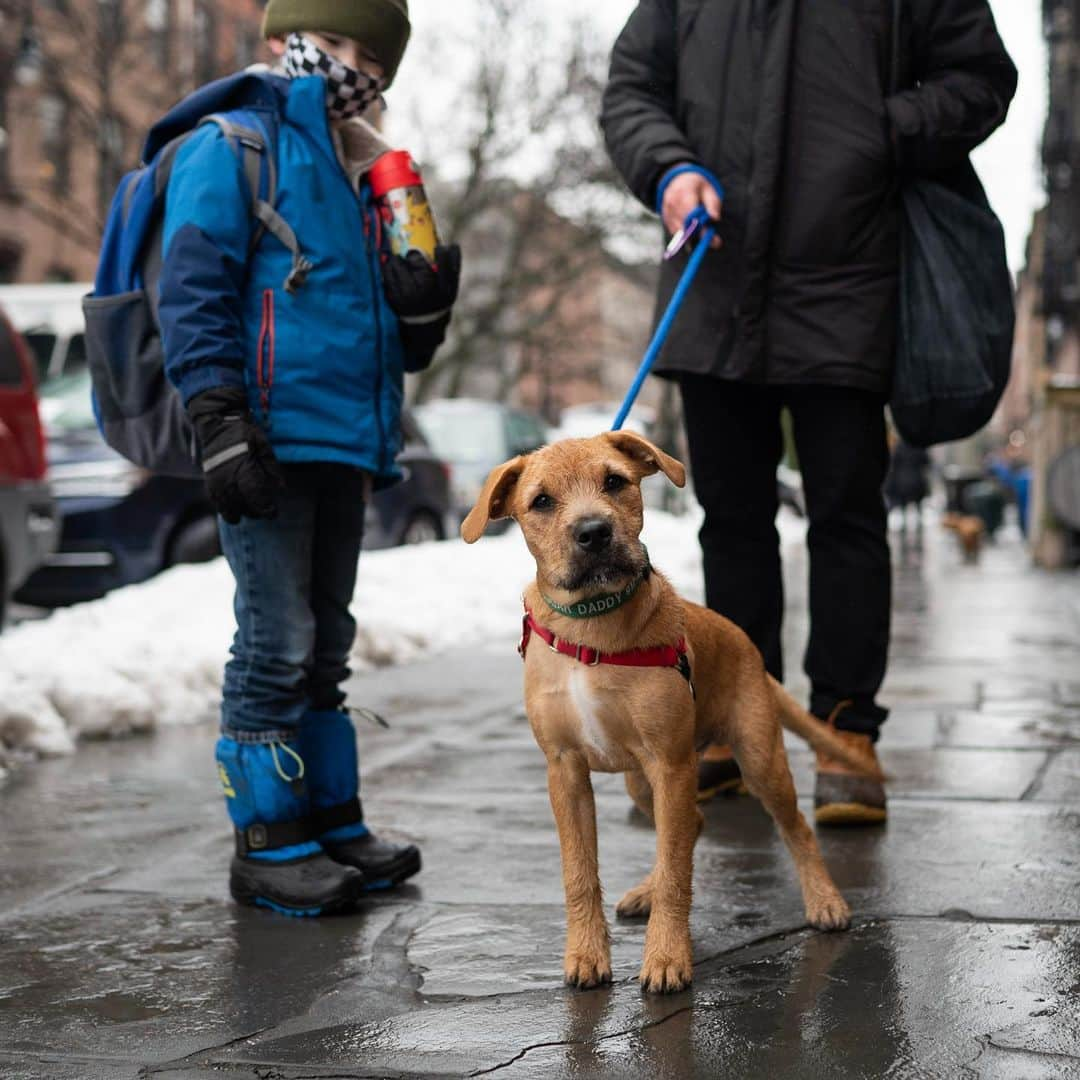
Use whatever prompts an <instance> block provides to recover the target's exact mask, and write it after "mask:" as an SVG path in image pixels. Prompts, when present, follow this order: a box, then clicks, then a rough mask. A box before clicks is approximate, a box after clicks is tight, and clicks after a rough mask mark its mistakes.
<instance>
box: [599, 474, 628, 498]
mask: <svg viewBox="0 0 1080 1080" xmlns="http://www.w3.org/2000/svg"><path fill="white" fill-rule="evenodd" d="M628 483H629V481H628V480H627V479H626V477H625V476H620V475H619V474H618V473H608V474H607V476H606V477H605V478H604V490H605V491H606V492H607V493H608V494H609V495H614V494H615V493H616V492H617V491H622V489H623V488H624V487H626V485H627V484H628Z"/></svg>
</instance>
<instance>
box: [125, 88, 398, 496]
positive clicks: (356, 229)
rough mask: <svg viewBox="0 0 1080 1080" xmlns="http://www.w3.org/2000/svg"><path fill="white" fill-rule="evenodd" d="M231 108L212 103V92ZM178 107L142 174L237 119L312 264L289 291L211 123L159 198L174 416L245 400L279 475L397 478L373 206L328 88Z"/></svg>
mask: <svg viewBox="0 0 1080 1080" xmlns="http://www.w3.org/2000/svg"><path fill="white" fill-rule="evenodd" d="M223 86H224V87H225V91H226V92H225V96H224V99H223V96H222V87H223ZM207 91H208V96H207V98H206V100H203V99H202V97H201V95H200V94H196V95H194V96H193V97H191V98H188V99H186V100H185V101H184V102H183V103H182V104H181V105H179V106H177V108H176V109H174V110H173V111H172V112H171V113H169V114H168V115H167V116H165V117H164V118H163V119H162V120H161V121H160V122H159V123H158V124H157V125H156V126H155V128H154V130H153V131H152V132H151V134H150V137H149V140H148V143H147V147H146V151H145V154H144V160H150V157H152V156H153V153H154V151H155V149H156V148H158V147H160V146H161V145H163V144H164V143H165V142H167V141H168V140H169V139H170V138H171V137H172V136H173V135H174V134H175V133H176V132H177V130H184V129H185V128H187V127H190V126H191V125H192V123H193V121H194V119H197V118H198V117H199V116H203V115H206V114H208V113H211V112H222V111H224V109H223V105H224V106H225V108H243V110H244V113H245V115H246V116H249V117H250V116H255V117H257V118H258V120H259V123H260V125H261V126H263V127H264V128H265V129H266V132H267V134H268V135H269V139H268V145H269V146H270V147H271V151H270V152H276V162H277V197H276V200H275V205H276V207H277V210H278V212H279V213H280V215H281V217H282V218H284V220H285V221H286V222H288V224H289V225H290V226H291V227H292V229H293V231H294V232H295V233H296V236H297V238H298V240H299V242H300V246H301V248H302V250H303V253H304V255H305V256H306V258H307V259H308V260H310V261H311V262H312V263H313V269H312V270H311V271H310V273H309V274H308V275H307V279H306V281H305V283H304V284H303V285H302V286H301V287H300V288H299V289H297V290H296V291H295V292H292V293H289V292H287V291H286V290H285V287H284V283H285V280H286V278H287V277H288V275H289V271H290V268H291V262H292V259H291V255H290V253H289V251H288V250H287V249H286V247H285V246H284V245H283V244H282V243H281V242H280V241H279V240H278V239H276V238H275V237H274V236H273V235H272V234H270V233H269V232H265V233H263V235H262V236H261V238H260V239H259V241H258V243H257V245H256V247H255V249H254V251H251V250H250V245H251V242H252V239H253V237H254V236H255V231H256V229H257V223H256V221H255V219H254V218H253V216H252V210H251V191H250V185H249V184H248V183H247V181H246V180H245V177H244V173H243V165H242V162H241V159H240V157H239V156H238V155H237V154H236V153H235V151H234V149H233V148H232V147H231V146H230V145H229V144H228V143H227V142H226V139H225V137H224V136H223V134H222V133H221V130H220V129H219V128H218V127H217V126H215V125H204V126H203V127H201V128H199V129H198V130H197V131H196V132H195V133H194V134H193V135H192V136H191V137H190V138H189V139H188V140H187V141H186V142H185V143H184V144H183V145H182V146H181V147H180V150H179V151H178V153H177V157H176V162H175V164H174V166H173V171H172V175H171V178H170V180H169V186H168V189H167V194H166V206H165V225H164V236H163V244H162V252H163V262H162V268H161V277H160V307H159V318H160V321H161V332H162V340H163V342H164V345H165V369H166V372H167V374H168V377H169V379H170V380H171V381H172V382H173V384H174V385H175V386H176V387H177V388H178V390H179V391H180V394H181V396H182V397H183V400H184V402H185V403H186V402H187V401H189V400H190V399H191V398H192V397H193V396H194V395H196V394H198V393H200V392H202V391H203V390H208V389H211V388H213V387H218V386H246V387H247V392H248V400H249V402H250V405H251V411H252V414H253V415H254V416H255V418H256V419H257V420H258V422H259V423H260V424H261V425H262V426H263V427H264V428H265V430H266V431H267V433H268V435H269V437H270V441H271V444H272V445H273V447H274V451H275V453H276V454H277V456H278V458H279V459H280V460H281V461H284V462H303V461H334V462H342V463H345V464H348V465H352V466H355V467H357V468H361V469H364V470H366V471H368V472H370V473H371V474H372V475H373V477H374V478H375V482H376V485H377V486H384V485H386V484H389V483H392V482H393V481H394V480H396V479H397V478H398V475H399V473H398V469H397V467H396V466H395V464H394V459H395V456H396V455H397V452H398V450H399V449H400V422H399V421H400V412H401V403H402V384H403V374H402V373H403V367H402V346H401V340H400V336H399V333H398V323H397V317H396V316H395V314H394V312H393V311H392V310H391V308H390V307H389V305H388V304H387V302H386V299H385V297H384V295H383V288H382V276H381V266H380V253H379V250H378V244H377V239H376V238H377V237H378V236H379V230H378V224H377V218H376V213H375V209H374V206H373V202H372V198H371V192H370V190H369V189H368V188H367V187H366V186H364V187H362V188H361V190H360V192H359V194H358V193H357V192H356V191H355V190H354V189H353V187H352V186H351V185H350V182H349V179H348V177H347V176H346V174H345V171H344V169H343V168H342V166H341V164H340V162H339V161H338V158H337V155H336V154H335V151H334V145H333V143H332V141H331V138H330V131H329V127H328V124H327V117H326V98H325V84H324V83H323V81H322V80H321V79H320V78H319V77H318V76H308V77H306V78H300V79H292V80H289V79H285V78H282V77H280V76H277V75H273V74H270V73H266V74H251V73H245V74H242V75H238V76H234V77H233V79H232V80H228V81H226V82H225V83H223V84H212V86H211V87H208V88H207Z"/></svg>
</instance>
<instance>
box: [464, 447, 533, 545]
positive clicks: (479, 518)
mask: <svg viewBox="0 0 1080 1080" xmlns="http://www.w3.org/2000/svg"><path fill="white" fill-rule="evenodd" d="M524 468H525V458H524V457H523V456H522V455H520V454H519V455H518V456H517V457H516V458H512V459H511V460H510V461H508V462H506V463H505V464H503V465H497V466H496V467H495V468H494V469H492V470H491V472H490V473H488V478H487V479H486V480H485V481H484V486H483V488H482V489H481V491H480V496H479V498H477V500H476V505H475V506H474V507H473V508H472V509H471V510H470V511H469V513H468V515H467V516H466V518H465V520H464V521H463V522H462V523H461V539H462V540H464V541H465V543H466V544H475V543H476V541H477V540H479V539H480V537H481V536H482V535H483V534H484V530H485V529H486V528H487V525H488V522H489V521H497V520H498V519H499V518H504V517H509V516H510V511H509V510H508V509H507V507H508V506H509V505H510V496H511V495H512V494H513V492H514V487H515V485H516V484H517V482H518V478H519V477H520V476H521V471H522V469H524Z"/></svg>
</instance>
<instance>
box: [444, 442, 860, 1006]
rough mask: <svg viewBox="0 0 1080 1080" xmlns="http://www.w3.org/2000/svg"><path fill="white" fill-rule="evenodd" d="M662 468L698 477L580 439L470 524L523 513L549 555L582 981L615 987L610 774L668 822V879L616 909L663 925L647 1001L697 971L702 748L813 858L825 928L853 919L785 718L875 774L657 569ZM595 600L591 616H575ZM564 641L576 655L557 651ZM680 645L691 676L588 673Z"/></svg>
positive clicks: (538, 714) (554, 452)
mask: <svg viewBox="0 0 1080 1080" xmlns="http://www.w3.org/2000/svg"><path fill="white" fill-rule="evenodd" d="M660 470H662V471H663V472H664V474H665V475H666V476H667V477H668V478H669V479H670V480H672V481H673V482H674V483H675V484H677V485H678V486H679V487H682V486H683V484H684V483H685V481H686V470H685V469H684V468H683V466H682V465H681V464H680V463H679V462H678V461H676V460H675V459H674V458H672V457H669V456H668V455H667V454H665V453H663V452H662V451H661V450H658V449H657V448H656V447H655V446H653V445H652V444H651V443H649V442H648V441H646V440H645V439H643V438H641V437H640V436H639V435H635V434H632V433H630V432H609V433H607V434H604V435H600V436H597V437H596V438H592V439H567V440H565V441H563V442H560V443H556V444H555V445H553V446H548V447H544V448H543V449H541V450H538V451H536V452H535V453H533V454H529V455H527V456H522V457H516V458H514V459H513V460H512V461H508V462H507V463H506V464H505V465H501V466H499V467H498V468H496V469H494V470H493V471H492V473H491V475H490V476H489V477H488V479H487V482H486V483H485V485H484V488H483V491H482V492H481V494H480V497H479V500H478V501H477V504H476V506H475V507H473V509H472V511H471V512H470V513H469V515H468V517H466V519H465V521H464V522H463V523H462V526H461V535H462V537H463V538H464V539H465V540H466V541H467V542H469V543H473V542H474V541H475V540H478V539H479V538H480V535H481V534H482V533H483V531H484V529H485V527H486V526H487V524H488V522H489V521H490V520H492V519H496V518H502V517H513V518H514V519H516V520H517V522H518V524H519V525H520V526H521V529H522V532H523V533H524V534H525V541H526V543H527V544H528V547H529V550H530V551H531V552H532V554H533V556H534V557H535V559H536V580H535V582H534V583H532V584H531V585H530V586H529V587H528V589H527V591H526V594H525V602H526V606H527V607H528V609H529V610H530V611H531V612H532V613H533V616H534V617H535V620H536V622H537V623H538V624H539V625H540V626H541V627H543V628H546V629H547V630H548V631H553V632H554V634H555V635H556V638H557V641H556V643H555V645H554V646H553V645H551V644H550V643H549V644H545V641H544V640H542V638H541V637H540V634H541V632H542V631H539V630H534V631H533V636H532V637H531V640H530V641H529V644H528V647H527V648H526V649H525V650H524V653H525V705H526V710H527V712H528V716H529V723H530V725H531V726H532V730H533V734H534V735H535V737H536V741H537V742H538V743H539V744H540V748H541V749H542V750H543V751H544V754H545V755H546V756H547V762H548V790H549V793H550V796H551V805H552V809H553V811H554V814H555V821H556V824H557V826H558V831H559V844H560V847H561V852H562V866H563V883H564V887H565V891H566V915H567V942H566V955H565V964H564V970H565V974H566V981H567V982H568V983H570V984H572V985H574V986H581V987H589V986H596V985H597V984H600V983H605V982H609V981H610V980H611V956H610V948H609V944H608V927H607V922H606V921H605V918H604V912H603V907H602V898H601V894H600V878H599V874H598V866H597V850H596V849H597V844H596V814H595V807H594V803H593V792H592V785H591V782H590V779H589V772H590V770H592V769H595V770H598V771H601V772H624V773H625V774H626V787H627V790H628V791H629V793H630V796H631V798H632V799H633V800H634V802H635V803H636V804H637V806H638V807H639V808H640V809H641V810H642V811H643V812H644V813H645V814H647V815H648V816H649V817H650V818H652V819H653V821H654V822H655V825H656V864H655V868H654V869H653V872H652V873H651V874H649V875H648V877H646V878H645V880H644V881H643V882H642V883H641V884H640V885H638V886H636V887H635V888H633V889H631V890H630V891H629V892H628V893H627V894H626V895H625V896H624V897H623V898H622V900H620V901H619V904H618V906H617V909H616V910H617V911H618V913H619V914H620V915H649V925H648V930H647V932H646V936H645V959H644V964H643V966H642V969H641V985H642V987H643V988H644V989H645V990H650V991H660V992H665V991H674V990H682V989H683V988H684V987H686V986H687V985H689V983H690V981H691V978H692V975H693V956H692V950H691V944H690V926H689V916H690V892H691V871H692V861H693V848H694V843H695V841H696V840H697V836H698V833H699V832H700V830H701V826H702V821H703V818H702V814H701V811H700V810H699V809H698V807H697V803H696V798H695V796H696V788H697V752H698V750H700V749H701V748H703V747H704V746H706V745H707V744H708V743H710V742H712V741H721V742H727V743H730V744H731V747H732V750H733V751H734V754H735V757H736V759H737V760H738V763H739V766H740V767H741V769H742V774H743V778H744V780H745V782H746V785H747V787H748V788H749V789H750V791H751V793H752V794H754V795H756V796H757V798H758V799H760V800H761V802H762V803H763V804H764V806H765V808H766V809H767V810H768V811H769V813H770V814H771V815H772V817H773V819H774V820H775V821H776V824H777V826H778V827H779V829H780V833H781V835H782V836H783V839H784V842H785V844H786V845H787V847H788V850H789V851H790V852H791V855H792V858H793V859H794V860H795V866H796V870H797V871H798V875H799V881H800V884H801V886H802V893H803V899H804V901H805V904H806V917H807V920H808V921H809V922H810V924H811V925H813V926H816V927H819V928H820V929H824V930H841V929H843V928H845V927H846V926H847V925H848V923H849V920H850V914H851V913H850V910H849V908H848V906H847V904H846V903H845V902H844V899H843V897H842V896H841V895H840V893H839V892H838V891H837V889H836V886H835V885H834V884H833V882H832V879H831V878H830V877H829V873H828V871H827V870H826V868H825V864H824V862H823V861H822V858H821V853H820V852H819V850H818V847H817V843H816V841H815V839H814V834H813V833H812V832H811V831H810V828H809V827H808V826H807V824H806V820H805V819H804V818H803V816H802V814H801V813H800V812H799V810H798V807H797V805H796V801H795V788H794V785H793V784H792V781H791V773H790V771H789V769H788V763H787V756H786V754H785V752H784V744H783V739H782V737H781V732H780V720H781V718H783V720H784V722H785V723H786V724H787V725H788V726H789V727H791V728H792V729H793V730H795V731H797V732H798V733H799V734H800V735H802V736H803V737H804V738H806V739H807V740H808V741H809V742H810V743H811V744H812V745H813V746H814V747H816V748H820V749H824V750H827V751H828V752H829V753H830V754H833V755H835V756H837V757H840V758H843V759H845V760H847V761H849V762H852V764H854V765H856V767H860V768H863V769H865V770H866V771H871V769H868V768H867V767H866V763H864V762H862V761H861V760H856V761H852V751H850V750H849V749H848V748H847V747H846V746H845V744H844V743H842V742H841V741H840V740H839V739H837V738H836V737H835V736H834V735H833V733H832V732H831V731H830V729H829V728H827V727H826V726H825V725H824V724H822V723H820V722H819V721H817V720H815V719H814V718H813V717H811V716H810V715H809V714H808V713H806V712H805V711H804V710H803V709H802V708H800V706H799V705H798V704H797V703H796V702H795V701H794V699H793V698H791V697H790V696H789V695H788V694H787V693H786V692H785V691H784V690H783V688H782V687H781V686H780V685H779V684H778V683H777V682H775V681H774V680H772V679H770V677H769V676H768V675H767V674H766V672H765V668H764V665H763V663H762V659H761V655H760V653H759V652H758V651H757V649H756V648H755V647H754V646H753V645H752V644H751V642H750V639H749V638H748V637H747V636H746V635H745V634H744V633H743V632H742V631H741V630H740V629H738V627H736V626H735V625H734V624H733V623H731V622H729V621H728V620H726V619H724V618H721V617H720V616H719V615H717V614H715V613H714V612H712V611H708V610H706V609H705V608H702V607H699V606H697V605H696V604H690V603H686V602H684V601H683V600H681V599H680V598H679V597H678V595H677V594H676V593H675V590H674V589H673V588H672V587H671V585H670V584H669V583H668V582H667V580H666V579H665V578H664V577H663V575H662V574H659V573H657V572H656V571H654V570H652V569H651V568H650V567H649V563H648V556H647V554H646V552H645V549H644V547H643V546H642V544H641V541H640V539H639V534H640V532H641V527H642V501H641V492H640V489H639V484H640V481H641V479H642V477H645V476H649V475H651V474H653V473H655V472H657V471H660ZM612 597H614V599H612ZM590 602H591V603H592V605H593V607H592V608H590V607H589V604H590ZM579 603H583V604H584V607H583V608H574V607H573V605H576V604H579ZM561 609H565V611H569V612H574V615H575V617H571V615H570V614H567V613H565V612H564V610H561ZM593 611H595V612H601V611H602V612H603V613H602V614H601V613H597V614H590V612H593ZM560 642H561V643H563V645H564V647H566V648H570V646H573V647H574V648H571V649H570V651H571V652H572V653H575V655H565V654H560V653H558V652H556V651H555V648H556V647H557V646H558V643H560ZM566 643H570V645H569V646H567V645H566ZM678 644H682V646H683V648H684V649H685V659H686V661H688V664H687V663H686V662H683V669H682V670H681V671H680V667H679V666H678V665H677V664H676V665H673V666H668V667H664V666H647V667H632V666H616V664H615V663H612V662H610V661H609V660H605V661H604V662H599V663H596V664H595V665H591V664H587V663H583V662H582V659H584V660H592V659H595V657H594V656H593V654H592V652H591V651H590V650H592V649H595V650H600V651H601V652H602V653H603V654H606V655H607V656H608V657H610V656H611V655H612V654H615V655H619V654H624V653H627V652H629V651H632V650H640V649H654V648H662V647H670V646H676V645H678ZM577 646H581V647H582V649H583V650H585V652H584V654H583V653H582V649H577V648H576V647H577ZM673 655H674V653H673ZM687 675H692V683H691V681H690V680H689V679H688V678H687V677H686V676H687ZM695 692H696V696H695Z"/></svg>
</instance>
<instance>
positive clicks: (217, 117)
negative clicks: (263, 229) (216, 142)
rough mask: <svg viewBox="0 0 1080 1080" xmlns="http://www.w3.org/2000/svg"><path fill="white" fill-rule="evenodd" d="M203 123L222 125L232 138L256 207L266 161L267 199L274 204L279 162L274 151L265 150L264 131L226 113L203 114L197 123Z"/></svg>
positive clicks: (229, 137) (228, 137) (230, 139)
mask: <svg viewBox="0 0 1080 1080" xmlns="http://www.w3.org/2000/svg"><path fill="white" fill-rule="evenodd" d="M203 124H215V125H216V126H217V127H219V128H220V129H221V133H222V135H224V136H225V138H226V139H228V140H229V142H230V144H231V145H232V147H233V149H234V150H235V151H236V152H237V154H238V155H239V156H240V160H241V163H242V164H243V166H244V176H245V177H246V178H247V182H248V187H249V188H250V190H251V204H252V206H253V207H254V206H255V204H256V203H258V201H259V190H260V188H261V186H262V185H261V178H262V162H263V161H264V160H265V161H266V177H267V183H266V201H267V202H268V203H270V205H271V206H273V205H274V200H275V199H276V197H277V162H276V161H275V160H274V155H273V154H268V153H267V152H266V139H265V138H264V136H263V133H262V132H261V131H258V130H257V129H256V128H254V127H248V126H246V125H242V124H238V123H236V121H234V120H231V119H230V118H229V117H228V116H226V115H225V114H224V113H211V114H210V115H209V116H204V117H203V118H202V119H201V120H200V121H199V124H198V126H199V127H202V125H203Z"/></svg>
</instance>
